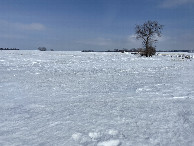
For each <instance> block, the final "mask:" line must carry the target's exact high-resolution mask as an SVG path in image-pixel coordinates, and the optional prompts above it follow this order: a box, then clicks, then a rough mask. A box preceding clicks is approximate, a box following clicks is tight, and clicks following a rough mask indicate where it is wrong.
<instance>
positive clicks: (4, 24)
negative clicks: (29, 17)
mask: <svg viewBox="0 0 194 146" xmlns="http://www.w3.org/2000/svg"><path fill="white" fill-rule="evenodd" d="M0 27H1V28H3V29H6V28H11V29H16V30H30V31H42V30H45V29H46V27H45V26H44V25H43V24H41V23H29V24H26V23H19V22H9V21H6V20H0Z"/></svg>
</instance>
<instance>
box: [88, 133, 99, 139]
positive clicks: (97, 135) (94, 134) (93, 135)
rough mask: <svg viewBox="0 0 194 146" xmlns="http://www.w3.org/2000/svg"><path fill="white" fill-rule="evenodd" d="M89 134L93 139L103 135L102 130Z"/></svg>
mask: <svg viewBox="0 0 194 146" xmlns="http://www.w3.org/2000/svg"><path fill="white" fill-rule="evenodd" d="M88 135H89V137H90V138H91V139H92V140H97V139H99V138H100V137H101V134H100V132H90V133H89V134H88Z"/></svg>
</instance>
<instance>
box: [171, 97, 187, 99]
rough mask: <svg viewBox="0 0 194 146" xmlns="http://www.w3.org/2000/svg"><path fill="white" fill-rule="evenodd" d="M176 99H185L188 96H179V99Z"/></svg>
mask: <svg viewBox="0 0 194 146" xmlns="http://www.w3.org/2000/svg"><path fill="white" fill-rule="evenodd" d="M173 98H174V99H185V98H187V97H186V96H177V97H173Z"/></svg>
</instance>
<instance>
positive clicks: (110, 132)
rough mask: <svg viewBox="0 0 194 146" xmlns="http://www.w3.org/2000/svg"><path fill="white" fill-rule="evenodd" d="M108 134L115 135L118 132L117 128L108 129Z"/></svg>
mask: <svg viewBox="0 0 194 146" xmlns="http://www.w3.org/2000/svg"><path fill="white" fill-rule="evenodd" d="M108 134H109V135H112V136H116V135H118V134H119V132H118V131H117V130H114V129H110V130H109V131H108Z"/></svg>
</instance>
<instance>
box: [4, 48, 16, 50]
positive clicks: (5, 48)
mask: <svg viewBox="0 0 194 146" xmlns="http://www.w3.org/2000/svg"><path fill="white" fill-rule="evenodd" d="M0 50H19V49H17V48H0Z"/></svg>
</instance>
